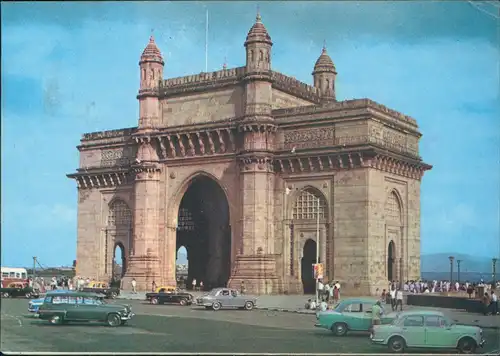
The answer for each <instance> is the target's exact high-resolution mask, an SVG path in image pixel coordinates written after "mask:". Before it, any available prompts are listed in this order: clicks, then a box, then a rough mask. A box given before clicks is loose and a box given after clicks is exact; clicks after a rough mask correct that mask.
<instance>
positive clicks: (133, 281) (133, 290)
mask: <svg viewBox="0 0 500 356" xmlns="http://www.w3.org/2000/svg"><path fill="white" fill-rule="evenodd" d="M130 284H132V293H134V294H137V290H136V287H137V281H136V280H135V278H132V282H130Z"/></svg>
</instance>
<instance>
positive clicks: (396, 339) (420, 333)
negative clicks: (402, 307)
mask: <svg viewBox="0 0 500 356" xmlns="http://www.w3.org/2000/svg"><path fill="white" fill-rule="evenodd" d="M370 339H371V341H372V343H373V344H377V345H385V346H387V347H389V350H391V351H392V352H403V351H405V350H407V349H411V348H415V349H420V348H425V349H444V350H451V349H458V351H459V352H461V353H466V354H473V353H475V352H476V349H477V348H478V347H483V345H484V343H485V340H484V339H483V331H482V330H481V328H480V327H478V326H469V325H458V324H455V323H454V322H453V321H451V320H450V319H449V318H447V317H446V316H445V315H444V314H443V313H441V312H438V311H427V310H426V311H416V310H415V311H407V312H401V313H399V314H398V316H397V318H396V319H395V320H394V321H393V322H392V323H391V324H389V325H375V326H374V327H373V330H372V333H371V335H370Z"/></svg>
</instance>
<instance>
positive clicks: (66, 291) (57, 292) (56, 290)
mask: <svg viewBox="0 0 500 356" xmlns="http://www.w3.org/2000/svg"><path fill="white" fill-rule="evenodd" d="M61 293H75V291H73V290H64V289H55V290H51V291H49V292H47V295H49V294H61Z"/></svg>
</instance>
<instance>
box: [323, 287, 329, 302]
mask: <svg viewBox="0 0 500 356" xmlns="http://www.w3.org/2000/svg"><path fill="white" fill-rule="evenodd" d="M324 300H325V301H326V302H327V303H328V302H329V300H330V285H329V284H328V283H325V287H324Z"/></svg>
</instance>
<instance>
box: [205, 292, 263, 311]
mask: <svg viewBox="0 0 500 356" xmlns="http://www.w3.org/2000/svg"><path fill="white" fill-rule="evenodd" d="M196 304H197V305H199V306H204V307H205V308H206V309H213V310H220V309H222V308H231V309H234V308H238V309H246V310H252V309H253V308H254V307H255V306H256V305H257V298H255V297H250V296H247V295H242V294H241V293H240V292H238V291H237V290H235V289H229V288H215V289H212V290H211V291H210V292H209V293H207V294H205V295H203V296H201V297H199V298H197V299H196Z"/></svg>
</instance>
